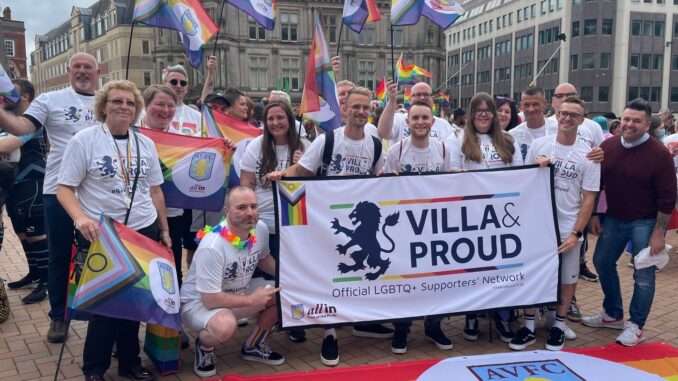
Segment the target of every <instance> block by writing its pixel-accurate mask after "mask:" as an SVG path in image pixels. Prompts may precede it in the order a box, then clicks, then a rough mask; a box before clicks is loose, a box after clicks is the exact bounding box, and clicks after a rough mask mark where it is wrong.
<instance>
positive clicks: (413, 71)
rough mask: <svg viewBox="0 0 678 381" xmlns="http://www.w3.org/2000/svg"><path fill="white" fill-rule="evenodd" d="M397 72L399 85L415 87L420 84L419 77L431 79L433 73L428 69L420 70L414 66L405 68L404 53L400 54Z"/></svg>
mask: <svg viewBox="0 0 678 381" xmlns="http://www.w3.org/2000/svg"><path fill="white" fill-rule="evenodd" d="M396 70H397V71H398V84H399V85H414V84H415V83H417V82H419V79H418V78H417V77H428V78H431V73H430V72H429V71H428V70H426V69H423V68H420V67H419V66H417V65H414V64H412V65H407V66H405V62H403V54H402V53H400V57H399V58H398V62H397V63H396Z"/></svg>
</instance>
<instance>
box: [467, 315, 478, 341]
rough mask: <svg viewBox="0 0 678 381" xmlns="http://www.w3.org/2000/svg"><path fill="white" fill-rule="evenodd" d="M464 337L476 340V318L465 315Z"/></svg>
mask: <svg viewBox="0 0 678 381" xmlns="http://www.w3.org/2000/svg"><path fill="white" fill-rule="evenodd" d="M464 339H466V340H468V341H476V340H478V318H469V317H468V316H467V317H466V323H465V324H464Z"/></svg>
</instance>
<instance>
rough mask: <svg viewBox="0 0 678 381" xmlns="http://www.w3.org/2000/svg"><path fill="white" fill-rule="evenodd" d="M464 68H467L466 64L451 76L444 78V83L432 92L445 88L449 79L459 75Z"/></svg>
mask: <svg viewBox="0 0 678 381" xmlns="http://www.w3.org/2000/svg"><path fill="white" fill-rule="evenodd" d="M466 66H468V63H465V64H464V66H462V67H461V69H459V70H457V72H456V73H454V74H452V75H451V76H449V77H447V78H445V82H443V84H442V85H440V86H438V88H437V89H435V90H433V92H434V93H435V92H437V91H438V90H440V89H441V88H443V87H447V82H449V81H450V78H452V77H454V76H455V75H457V74H459V73H460V72H461V71H462V70H464V68H465V67H466Z"/></svg>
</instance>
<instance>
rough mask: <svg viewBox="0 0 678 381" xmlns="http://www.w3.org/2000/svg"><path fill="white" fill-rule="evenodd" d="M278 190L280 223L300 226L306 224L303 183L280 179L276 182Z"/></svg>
mask: <svg viewBox="0 0 678 381" xmlns="http://www.w3.org/2000/svg"><path fill="white" fill-rule="evenodd" d="M278 191H279V192H280V195H281V196H282V197H280V220H281V221H280V223H281V224H282V226H302V225H307V224H308V218H307V216H306V214H307V210H306V189H305V188H304V185H303V183H295V182H289V181H281V182H280V183H279V184H278Z"/></svg>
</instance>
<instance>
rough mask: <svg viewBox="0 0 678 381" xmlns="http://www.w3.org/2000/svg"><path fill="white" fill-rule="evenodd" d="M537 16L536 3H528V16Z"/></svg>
mask: <svg viewBox="0 0 678 381" xmlns="http://www.w3.org/2000/svg"><path fill="white" fill-rule="evenodd" d="M536 16H537V5H536V4H532V5H530V18H535V17H536Z"/></svg>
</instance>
